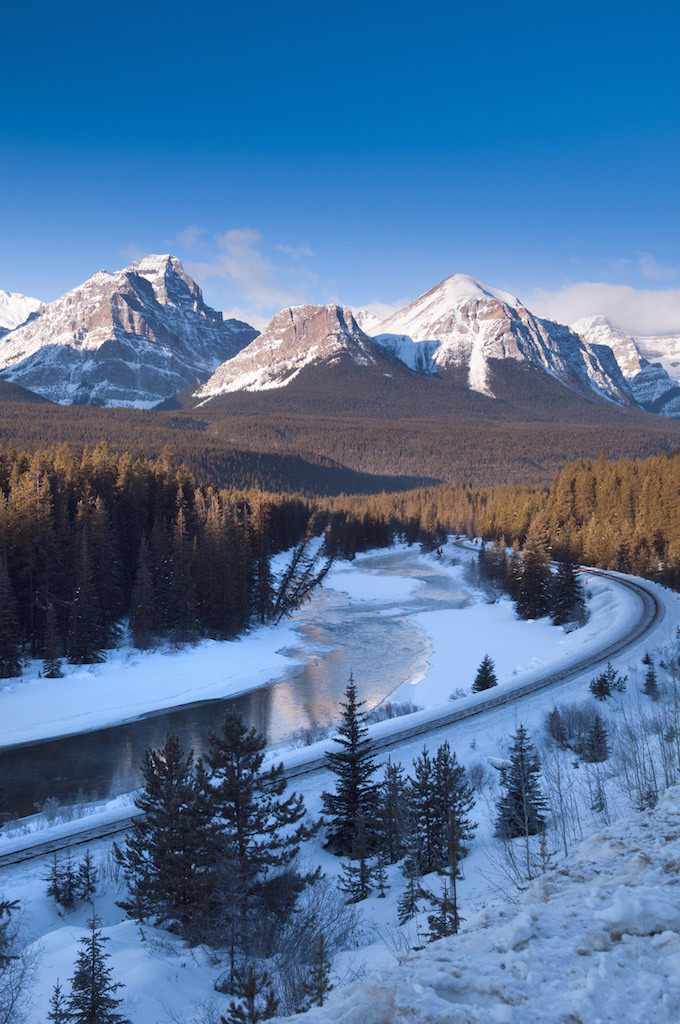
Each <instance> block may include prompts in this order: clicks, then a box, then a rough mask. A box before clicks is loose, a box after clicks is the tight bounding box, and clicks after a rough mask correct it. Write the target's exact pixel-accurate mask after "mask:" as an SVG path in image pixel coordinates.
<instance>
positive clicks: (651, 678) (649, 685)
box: [642, 665, 659, 701]
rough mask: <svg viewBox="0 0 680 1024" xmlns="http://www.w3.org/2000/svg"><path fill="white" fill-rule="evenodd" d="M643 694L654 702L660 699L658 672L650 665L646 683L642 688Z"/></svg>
mask: <svg viewBox="0 0 680 1024" xmlns="http://www.w3.org/2000/svg"><path fill="white" fill-rule="evenodd" d="M642 692H643V693H644V695H645V697H651V699H652V700H655V701H656V700H658V699H659V684H658V682H657V681H656V672H655V670H654V666H653V665H650V666H649V668H648V669H647V672H646V673H645V681H644V684H643V686H642Z"/></svg>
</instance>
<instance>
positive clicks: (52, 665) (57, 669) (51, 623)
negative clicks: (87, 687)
mask: <svg viewBox="0 0 680 1024" xmlns="http://www.w3.org/2000/svg"><path fill="white" fill-rule="evenodd" d="M63 674H64V673H63V672H62V671H61V661H60V659H59V639H58V637H57V616H56V613H55V611H54V605H53V604H52V603H51V602H50V604H48V606H47V611H46V612H45V639H44V643H43V675H44V677H45V679H61V677H62V676H63Z"/></svg>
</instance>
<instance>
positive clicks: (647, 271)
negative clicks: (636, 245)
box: [638, 252, 678, 281]
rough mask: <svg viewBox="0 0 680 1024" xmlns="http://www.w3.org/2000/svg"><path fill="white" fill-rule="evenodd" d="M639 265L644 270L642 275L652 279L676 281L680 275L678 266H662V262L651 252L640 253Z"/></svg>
mask: <svg viewBox="0 0 680 1024" xmlns="http://www.w3.org/2000/svg"><path fill="white" fill-rule="evenodd" d="M638 266H639V268H640V270H641V271H642V276H643V277H646V278H648V279H649V280H652V281H664V280H671V281H674V280H675V278H676V277H677V276H678V268H677V267H663V266H661V264H660V263H659V262H658V261H657V260H656V258H655V257H654V256H652V254H651V252H642V253H640V258H639V259H638Z"/></svg>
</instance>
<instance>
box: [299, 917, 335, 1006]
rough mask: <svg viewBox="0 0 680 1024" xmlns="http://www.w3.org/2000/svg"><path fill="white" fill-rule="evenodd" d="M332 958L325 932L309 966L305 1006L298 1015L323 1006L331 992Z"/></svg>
mask: <svg viewBox="0 0 680 1024" xmlns="http://www.w3.org/2000/svg"><path fill="white" fill-rule="evenodd" d="M331 966H332V964H331V958H330V956H329V954H328V946H327V945H326V939H325V936H324V933H323V932H320V933H319V938H318V941H317V943H316V945H315V947H314V950H313V953H312V962H311V963H310V965H309V974H308V975H307V979H306V980H305V982H304V985H303V990H302V994H303V1000H304V1001H303V1004H302V1006H301V1007H300V1009H299V1010H298V1013H306V1012H307V1010H311V1008H312V1007H313V1006H323V1004H324V1003H325V1002H326V997H327V995H328V993H329V992H330V991H331V989H332V988H333V986H332V985H331V981H330V978H331Z"/></svg>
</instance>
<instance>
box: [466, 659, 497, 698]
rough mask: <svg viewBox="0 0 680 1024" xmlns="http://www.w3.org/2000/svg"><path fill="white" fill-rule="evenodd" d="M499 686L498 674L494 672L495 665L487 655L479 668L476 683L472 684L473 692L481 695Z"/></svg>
mask: <svg viewBox="0 0 680 1024" xmlns="http://www.w3.org/2000/svg"><path fill="white" fill-rule="evenodd" d="M497 685H498V679H497V678H496V672H495V671H494V663H493V661H492V660H491V658H490V657H489V655H488V654H485V655H484V657H483V658H482V661H481V663H480V666H479V668H478V669H477V675H476V676H475V681H474V683H473V684H472V692H473V693H480V692H481V691H482V690H489V689H491V687H492V686H497Z"/></svg>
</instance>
